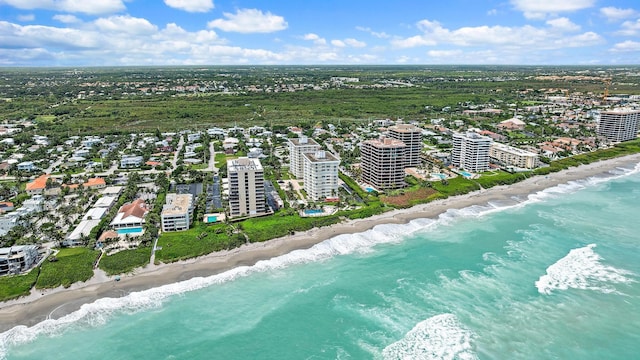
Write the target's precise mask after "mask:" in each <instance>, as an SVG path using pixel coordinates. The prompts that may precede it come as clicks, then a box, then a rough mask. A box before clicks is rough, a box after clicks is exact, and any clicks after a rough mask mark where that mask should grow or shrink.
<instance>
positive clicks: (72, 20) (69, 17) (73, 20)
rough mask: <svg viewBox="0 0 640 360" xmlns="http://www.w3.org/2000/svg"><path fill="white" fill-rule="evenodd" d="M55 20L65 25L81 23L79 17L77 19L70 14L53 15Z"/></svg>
mask: <svg viewBox="0 0 640 360" xmlns="http://www.w3.org/2000/svg"><path fill="white" fill-rule="evenodd" d="M53 20H57V21H60V22H61V23H64V24H73V23H78V22H80V19H78V18H77V17H75V16H73V15H69V14H65V15H63V14H58V15H53Z"/></svg>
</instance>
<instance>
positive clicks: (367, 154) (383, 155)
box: [360, 138, 407, 190]
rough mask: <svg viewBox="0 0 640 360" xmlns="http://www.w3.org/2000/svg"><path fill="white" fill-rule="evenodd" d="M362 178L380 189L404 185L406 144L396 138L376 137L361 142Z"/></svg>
mask: <svg viewBox="0 0 640 360" xmlns="http://www.w3.org/2000/svg"><path fill="white" fill-rule="evenodd" d="M360 150H361V162H360V167H361V170H362V180H363V181H364V182H366V183H368V184H370V185H372V186H374V187H376V188H378V189H380V190H384V189H396V188H399V187H403V186H404V176H405V174H404V168H405V153H406V150H407V145H405V144H404V143H403V142H402V141H400V140H396V139H389V138H385V139H376V140H367V141H364V142H362V145H361V149H360Z"/></svg>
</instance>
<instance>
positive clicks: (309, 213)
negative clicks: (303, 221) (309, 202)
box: [304, 209, 324, 215]
mask: <svg viewBox="0 0 640 360" xmlns="http://www.w3.org/2000/svg"><path fill="white" fill-rule="evenodd" d="M323 212H324V210H320V209H308V210H305V211H304V213H305V215H316V214H322V213H323Z"/></svg>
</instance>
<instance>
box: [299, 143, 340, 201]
mask: <svg viewBox="0 0 640 360" xmlns="http://www.w3.org/2000/svg"><path fill="white" fill-rule="evenodd" d="M303 156H304V190H305V191H306V192H307V195H309V197H310V198H312V199H313V200H324V199H326V198H331V197H337V194H338V166H339V165H340V159H338V158H336V157H335V156H333V155H332V154H330V153H327V152H326V151H323V150H319V151H316V152H315V153H305V154H304V155H303Z"/></svg>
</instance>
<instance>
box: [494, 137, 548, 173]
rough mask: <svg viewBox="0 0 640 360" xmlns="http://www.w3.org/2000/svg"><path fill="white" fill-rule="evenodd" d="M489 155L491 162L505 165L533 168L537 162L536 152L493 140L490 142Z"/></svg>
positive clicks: (536, 165)
mask: <svg viewBox="0 0 640 360" xmlns="http://www.w3.org/2000/svg"><path fill="white" fill-rule="evenodd" d="M489 157H490V158H491V161H492V162H494V163H496V164H498V165H502V166H505V167H516V168H520V169H535V168H536V167H538V164H539V162H538V161H539V156H538V154H535V153H532V152H530V151H526V150H522V149H518V148H516V147H513V146H509V145H505V144H500V143H495V142H494V143H492V144H491V148H490V150H489Z"/></svg>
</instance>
